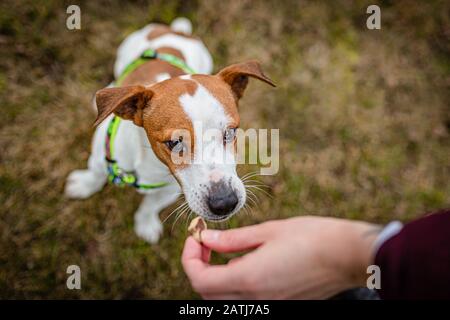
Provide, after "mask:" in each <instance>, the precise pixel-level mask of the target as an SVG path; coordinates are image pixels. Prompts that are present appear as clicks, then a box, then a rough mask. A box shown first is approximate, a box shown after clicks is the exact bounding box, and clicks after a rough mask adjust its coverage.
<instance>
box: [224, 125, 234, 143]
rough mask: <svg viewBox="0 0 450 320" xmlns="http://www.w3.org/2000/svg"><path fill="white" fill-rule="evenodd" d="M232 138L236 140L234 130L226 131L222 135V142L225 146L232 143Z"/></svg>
mask: <svg viewBox="0 0 450 320" xmlns="http://www.w3.org/2000/svg"><path fill="white" fill-rule="evenodd" d="M234 138H236V128H228V129H226V130H225V133H224V134H223V142H224V143H225V144H227V143H231V142H233V141H234Z"/></svg>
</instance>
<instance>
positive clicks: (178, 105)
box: [65, 18, 273, 243]
mask: <svg viewBox="0 0 450 320" xmlns="http://www.w3.org/2000/svg"><path fill="white" fill-rule="evenodd" d="M190 33H191V24H190V22H189V20H187V19H184V18H178V19H176V20H175V21H174V22H173V23H172V24H171V26H170V27H169V26H165V25H160V24H150V25H148V26H146V27H145V28H143V29H141V30H139V31H137V32H135V33H133V34H131V35H130V36H129V37H128V38H126V39H125V40H124V42H123V43H122V44H121V46H120V47H119V50H118V54H117V60H116V63H115V68H114V72H115V76H116V79H117V78H118V77H119V76H120V75H121V74H122V72H123V71H124V69H125V67H126V66H127V65H128V64H129V63H130V62H132V61H133V60H135V59H136V58H138V57H139V55H140V54H141V53H142V52H143V51H144V50H146V49H149V48H151V49H154V50H158V52H165V53H169V54H171V55H175V56H177V57H179V58H181V59H183V60H184V61H185V62H186V64H187V65H188V66H189V67H190V68H192V69H194V70H195V71H196V72H198V73H199V74H195V75H186V74H184V72H183V71H182V70H181V69H179V68H177V67H175V66H173V65H171V64H169V63H168V62H165V61H162V60H158V59H154V60H149V61H148V62H145V63H144V64H142V65H141V66H139V67H138V68H136V69H135V70H134V71H133V72H131V73H130V74H129V75H128V76H127V77H126V78H125V80H124V81H123V83H122V85H121V86H120V87H109V88H105V89H102V90H99V91H98V92H97V94H96V105H97V109H98V116H97V120H96V124H98V128H97V129H96V132H95V134H94V138H93V144H92V153H91V156H90V158H89V161H88V169H86V170H75V171H73V172H72V173H71V174H70V175H69V177H68V178H67V183H66V189H65V193H66V195H67V196H68V197H70V198H87V197H89V196H91V195H92V194H93V193H95V192H97V191H99V190H101V189H102V187H103V185H104V184H105V182H106V181H107V176H108V174H107V163H106V161H105V139H106V136H107V128H108V125H109V122H110V120H111V118H112V117H113V114H115V115H117V116H119V117H121V118H122V119H124V120H125V121H122V122H121V124H120V127H119V129H118V131H117V135H116V137H115V141H114V144H115V160H116V161H117V163H118V165H119V166H120V167H121V168H123V169H124V170H126V171H134V172H135V173H136V175H137V176H138V177H139V181H140V182H141V183H160V182H164V183H167V185H166V186H164V187H162V188H158V189H151V190H141V189H138V191H139V192H141V193H143V194H144V195H145V197H144V199H143V202H142V204H141V206H140V207H139V209H138V210H137V212H136V215H135V231H136V233H137V234H138V235H139V236H140V237H142V238H143V239H145V240H146V241H148V242H151V243H155V242H157V241H158V239H159V237H160V235H161V233H162V224H161V221H160V219H159V212H160V211H161V210H162V209H164V208H165V207H167V206H168V205H170V204H172V203H173V202H175V201H176V199H177V198H178V196H179V194H180V193H181V191H182V192H183V193H184V195H185V198H186V202H187V205H188V206H189V208H190V209H191V210H192V211H194V212H195V213H197V214H198V215H200V216H202V217H203V218H205V219H207V220H215V221H220V220H224V219H227V218H229V217H230V216H232V215H233V214H235V213H236V212H238V211H239V210H240V209H241V208H242V206H243V205H244V203H245V201H246V191H245V188H244V184H243V183H242V181H241V179H240V178H239V177H238V175H237V173H236V162H235V161H227V162H224V161H223V158H222V157H219V156H218V155H223V154H224V152H225V153H231V158H234V157H235V154H234V153H235V148H234V145H235V130H236V128H238V127H239V113H238V101H239V99H240V98H241V97H242V94H243V93H244V90H245V88H246V85H247V82H248V77H253V78H257V79H259V80H262V81H264V82H266V83H268V84H271V85H273V83H272V81H271V80H270V79H268V78H267V77H266V76H265V75H264V74H263V73H262V71H261V69H260V67H259V64H258V63H257V62H255V61H250V62H246V63H240V64H235V65H231V66H229V67H226V68H224V69H223V70H221V71H220V72H219V73H217V74H216V75H208V74H210V73H211V71H212V59H211V56H210V54H209V52H208V50H207V49H206V47H205V46H204V44H203V43H202V41H201V40H199V39H197V38H195V37H193V36H191V35H190ZM127 120H128V121H127ZM180 129H181V131H180V132H186V133H187V134H183V135H182V136H178V135H175V138H174V132H175V131H177V132H178V131H179V130H180ZM208 129H214V130H216V131H219V132H220V136H219V137H217V136H216V137H214V138H213V139H211V137H209V138H208V139H205V138H204V135H203V131H204V130H208ZM230 145H231V146H232V147H231V148H229V146H230ZM227 146H228V147H227ZM174 150H175V151H176V152H177V153H180V152H183V150H184V152H186V151H188V152H187V154H188V155H189V157H190V159H191V160H192V161H191V162H189V163H186V162H182V163H175V162H174V161H173V157H172V154H173V152H174ZM228 159H229V158H228ZM186 208H187V206H186Z"/></svg>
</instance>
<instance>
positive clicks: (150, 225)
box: [134, 219, 163, 244]
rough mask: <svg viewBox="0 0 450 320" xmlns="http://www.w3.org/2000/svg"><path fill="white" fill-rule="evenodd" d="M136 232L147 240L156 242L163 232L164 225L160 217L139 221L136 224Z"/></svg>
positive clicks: (152, 242)
mask: <svg viewBox="0 0 450 320" xmlns="http://www.w3.org/2000/svg"><path fill="white" fill-rule="evenodd" d="M134 231H135V232H136V234H137V235H138V236H139V237H140V238H142V239H144V240H145V241H147V242H149V243H151V244H156V243H158V240H159V238H160V237H161V235H162V232H163V226H162V224H161V222H160V221H159V219H151V220H148V221H147V222H144V221H139V222H137V223H135V225H134Z"/></svg>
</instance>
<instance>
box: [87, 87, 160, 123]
mask: <svg viewBox="0 0 450 320" xmlns="http://www.w3.org/2000/svg"><path fill="white" fill-rule="evenodd" d="M152 96H153V92H152V91H151V90H149V89H146V88H144V87H143V86H128V87H118V88H105V89H101V90H99V91H97V93H96V94H95V100H96V103H97V110H98V114H97V119H96V120H95V123H94V126H97V125H98V124H99V123H101V122H102V121H103V120H105V118H106V117H107V116H109V115H110V114H111V113H113V112H114V114H116V115H118V116H119V117H121V118H123V119H126V120H132V121H133V122H134V123H135V124H136V125H137V126H140V127H142V110H143V109H144V108H145V106H146V105H147V103H148V101H149V100H150V99H151V98H152Z"/></svg>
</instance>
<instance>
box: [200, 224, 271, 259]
mask: <svg viewBox="0 0 450 320" xmlns="http://www.w3.org/2000/svg"><path fill="white" fill-rule="evenodd" d="M269 236H270V232H269V231H268V230H267V228H266V227H265V225H263V224H260V225H255V226H250V227H244V228H238V229H231V230H225V231H220V230H211V229H207V230H203V231H202V234H201V238H202V243H203V245H204V246H206V247H208V248H210V249H212V250H214V251H217V252H224V253H226V252H235V251H243V250H247V249H253V248H256V247H258V246H260V245H261V244H263V243H264V242H265V241H266V240H267V238H268V237H269Z"/></svg>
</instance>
